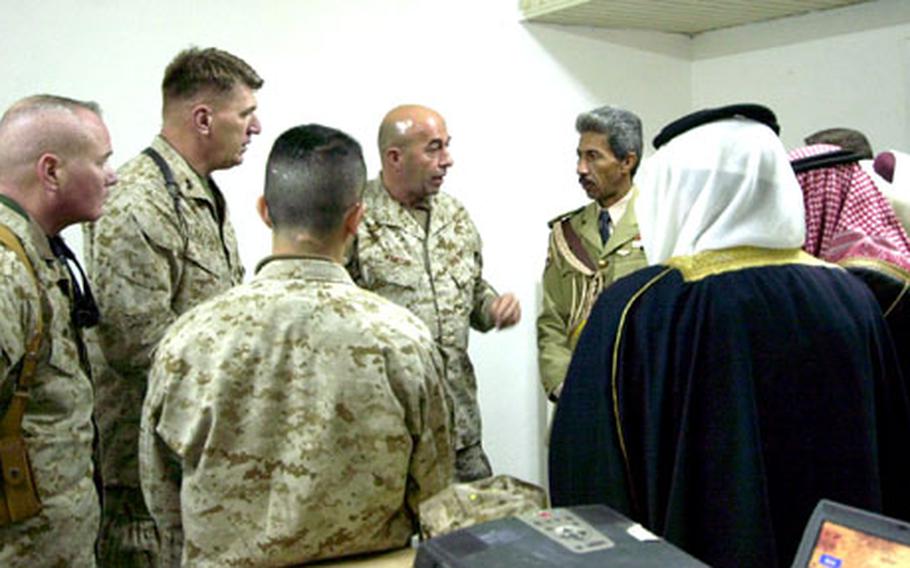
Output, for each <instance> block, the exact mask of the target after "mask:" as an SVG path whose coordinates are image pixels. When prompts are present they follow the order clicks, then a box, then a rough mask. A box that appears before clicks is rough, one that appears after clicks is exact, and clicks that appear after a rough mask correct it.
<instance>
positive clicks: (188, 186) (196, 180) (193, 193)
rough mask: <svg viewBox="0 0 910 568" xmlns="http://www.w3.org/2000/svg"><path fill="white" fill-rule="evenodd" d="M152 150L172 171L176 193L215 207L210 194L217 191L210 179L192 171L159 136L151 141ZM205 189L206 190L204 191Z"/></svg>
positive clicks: (181, 157)
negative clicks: (206, 202)
mask: <svg viewBox="0 0 910 568" xmlns="http://www.w3.org/2000/svg"><path fill="white" fill-rule="evenodd" d="M152 148H154V149H155V150H156V151H157V152H158V153H159V154H161V156H162V157H163V158H164V159H165V161H166V162H167V163H168V164H169V165H170V166H171V168H172V169H173V173H174V181H176V182H177V191H179V192H180V193H181V194H182V195H183V196H185V197H188V198H192V199H204V200H205V201H208V202H209V203H211V204H212V205H213V206H214V205H215V203H214V202H213V195H212V193H214V192H215V191H219V190H218V187H217V186H216V185H215V182H214V180H212V178H211V177H204V176H202V175H200V174H199V173H198V172H197V171H196V170H194V169H193V167H192V166H191V165H190V163H189V162H187V161H186V159H185V158H184V157H183V156H182V155H180V153H179V152H178V151H177V149H176V148H174V147H173V146H171V143H170V142H168V141H167V140H165V139H164V137H163V136H161V135H160V134H159V135H157V136H155V139H154V140H153V141H152ZM207 187H208V189H206V188H207ZM210 191H211V192H210Z"/></svg>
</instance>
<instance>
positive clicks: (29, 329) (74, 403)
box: [0, 200, 100, 568]
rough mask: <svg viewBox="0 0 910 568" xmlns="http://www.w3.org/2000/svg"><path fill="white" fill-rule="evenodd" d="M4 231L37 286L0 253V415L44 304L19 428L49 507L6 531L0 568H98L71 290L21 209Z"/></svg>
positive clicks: (3, 219)
mask: <svg viewBox="0 0 910 568" xmlns="http://www.w3.org/2000/svg"><path fill="white" fill-rule="evenodd" d="M0 223H2V224H4V225H6V226H7V227H9V228H10V229H11V230H12V232H13V233H15V234H16V235H17V236H18V237H19V240H20V241H21V242H22V246H23V248H24V249H25V251H26V254H27V255H28V258H29V260H31V263H32V265H33V266H34V269H35V272H36V277H37V279H38V282H39V284H40V287H41V290H40V291H39V290H37V289H36V287H35V283H34V281H33V280H32V279H31V277H30V276H29V274H28V272H27V268H26V267H25V266H24V265H23V263H22V261H21V260H20V259H19V258H18V257H17V256H16V254H15V253H14V252H13V251H11V250H9V249H7V248H6V247H3V246H0V273H2V275H3V285H2V286H0V415H2V414H4V413H5V412H6V410H7V407H8V405H9V401H10V397H11V396H12V392H13V389H14V383H15V381H16V379H17V378H18V377H19V369H20V365H21V361H22V359H23V357H24V355H25V344H26V342H27V341H28V339H29V338H30V337H31V334H32V333H33V331H34V329H35V317H36V312H35V306H36V305H37V303H38V302H39V301H40V302H41V303H42V305H43V308H42V310H43V314H44V341H43V343H42V348H41V355H40V358H39V363H38V368H37V372H36V375H35V378H34V379H33V381H32V386H31V388H29V395H30V400H29V401H28V405H27V407H26V411H25V417H24V419H23V421H22V432H23V435H24V437H25V440H26V444H27V445H28V453H29V458H30V460H31V464H32V470H33V473H34V476H35V483H36V485H37V487H38V494H39V497H40V498H41V502H42V506H43V508H42V510H41V512H40V513H39V514H38V516H36V517H32V518H31V519H27V520H25V521H21V522H19V523H14V524H11V525H9V526H6V527H0V566H4V567H14V566H23V567H25V566H27V567H29V568H31V567H34V566H76V567H83V566H94V563H95V561H94V544H95V536H96V534H97V532H98V518H99V515H100V510H99V504H98V495H97V492H96V491H95V484H94V482H93V480H92V476H93V472H94V467H93V463H92V438H93V436H94V427H93V425H92V383H91V379H90V377H89V374H88V372H87V370H86V368H85V367H84V365H83V363H82V361H81V360H80V356H79V351H80V348H81V345H80V343H81V341H82V340H81V338H80V332H79V330H77V329H76V328H75V327H74V326H73V324H72V320H71V318H70V309H71V307H72V302H71V300H70V297H69V295H68V294H66V293H64V291H63V287H67V286H71V285H72V283H71V282H70V280H69V275H68V274H67V271H66V268H65V267H64V266H63V264H62V263H61V262H60V261H58V260H57V259H56V258H55V257H54V254H53V253H52V252H51V250H50V246H49V245H48V241H47V236H46V235H45V234H44V232H43V231H42V229H41V227H40V226H38V225H37V224H36V223H35V222H34V221H30V220H28V218H27V216H26V215H25V212H24V211H21V209H19V208H18V206H14V208H13V207H11V206H10V205H8V202H7V201H6V200H4V202H3V203H2V204H0Z"/></svg>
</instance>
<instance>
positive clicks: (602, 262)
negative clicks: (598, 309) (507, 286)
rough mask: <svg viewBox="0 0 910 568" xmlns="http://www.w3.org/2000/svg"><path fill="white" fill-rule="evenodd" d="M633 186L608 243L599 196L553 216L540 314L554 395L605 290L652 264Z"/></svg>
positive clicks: (544, 376) (542, 354) (547, 385)
mask: <svg viewBox="0 0 910 568" xmlns="http://www.w3.org/2000/svg"><path fill="white" fill-rule="evenodd" d="M631 191H632V192H633V195H632V197H631V198H630V201H629V203H628V205H627V206H626V210H625V214H623V215H622V218H621V219H619V221H617V222H616V223H615V226H614V227H613V231H612V233H611V234H610V239H609V240H608V241H607V243H606V246H605V245H604V244H603V243H602V242H601V237H600V232H599V229H598V225H597V219H598V216H599V215H600V205H598V204H597V202H596V201H592V202H591V203H589V204H588V205H586V206H585V207H582V208H580V209H576V210H575V211H572V212H570V213H566V214H564V215H560V216H559V217H557V218H556V219H553V220H552V221H550V244H549V247H548V249H547V264H546V268H544V272H543V308H542V310H541V312H540V315H539V316H538V318H537V360H538V367H539V370H540V379H541V382H542V383H543V388H544V391H546V393H547V394H548V395H550V396H551V398H552V397H553V393H554V391H555V390H556V388H557V387H559V386H560V385H561V384H562V382H563V380H564V379H565V377H566V371H567V370H568V368H569V361H570V360H571V358H572V351H573V350H574V348H575V342H576V341H577V340H578V335H579V333H580V331H581V327H582V326H583V325H584V322H585V321H586V320H587V318H588V314H589V313H590V311H591V307H592V306H593V305H594V302H595V301H596V300H597V297H598V295H599V294H600V292H601V291H602V290H603V289H604V288H606V287H607V286H609V285H610V284H612V283H613V282H614V281H615V280H616V279H617V278H620V277H622V276H625V275H626V274H629V273H631V272H635V271H636V270H638V269H640V268H644V267H645V266H647V264H648V261H647V259H646V258H645V253H644V250H643V249H642V248H641V237H640V236H639V234H638V221H637V220H636V218H635V195H636V194H637V192H638V190H637V189H635V187H634V186H633V188H632V190H631ZM564 221H566V222H568V224H569V225H570V226H571V228H572V230H573V231H574V232H575V234H576V235H578V239H579V243H580V245H581V247H582V248H583V249H584V253H583V254H586V255H587V257H588V259H589V260H590V262H591V263H592V264H594V265H595V266H593V267H589V266H585V264H584V263H583V262H582V261H581V260H580V259H579V258H578V256H577V255H576V254H575V252H573V251H572V246H571V245H570V244H569V242H567V239H566V238H565V232H564V231H563V228H562V223H563V222H564Z"/></svg>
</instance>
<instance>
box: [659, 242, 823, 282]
mask: <svg viewBox="0 0 910 568" xmlns="http://www.w3.org/2000/svg"><path fill="white" fill-rule="evenodd" d="M784 264H802V265H806V266H826V267H835V266H837V265H834V264H831V263H829V262H825V261H824V260H821V259H819V258H815V257H814V256H812V255H811V254H809V253H807V252H805V251H803V250H802V249H766V248H758V247H734V248H729V249H723V250H708V251H704V252H700V253H698V254H693V255H690V256H674V257H673V258H671V259H669V260H668V261H667V262H666V265H667V266H670V267H672V268H675V269H677V270H679V271H680V272H681V273H682V276H683V280H685V281H686V282H696V281H698V280H702V279H704V278H707V277H708V276H716V275H718V274H724V273H725V272H733V271H736V270H743V269H745V268H756V267H759V266H781V265H784Z"/></svg>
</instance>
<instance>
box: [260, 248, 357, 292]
mask: <svg viewBox="0 0 910 568" xmlns="http://www.w3.org/2000/svg"><path fill="white" fill-rule="evenodd" d="M292 278H301V279H305V280H322V281H326V282H337V283H339V284H352V285H353V284H354V281H353V280H351V276H350V275H349V274H348V272H347V270H345V269H344V267H343V266H341V265H340V264H338V263H337V262H335V261H334V260H332V259H329V258H326V257H324V256H315V255H306V254H299V255H297V254H276V255H270V256H267V257H265V258H263V259H262V260H261V261H259V264H257V265H256V275H255V276H254V277H253V279H254V280H262V279H282V280H285V279H292Z"/></svg>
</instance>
